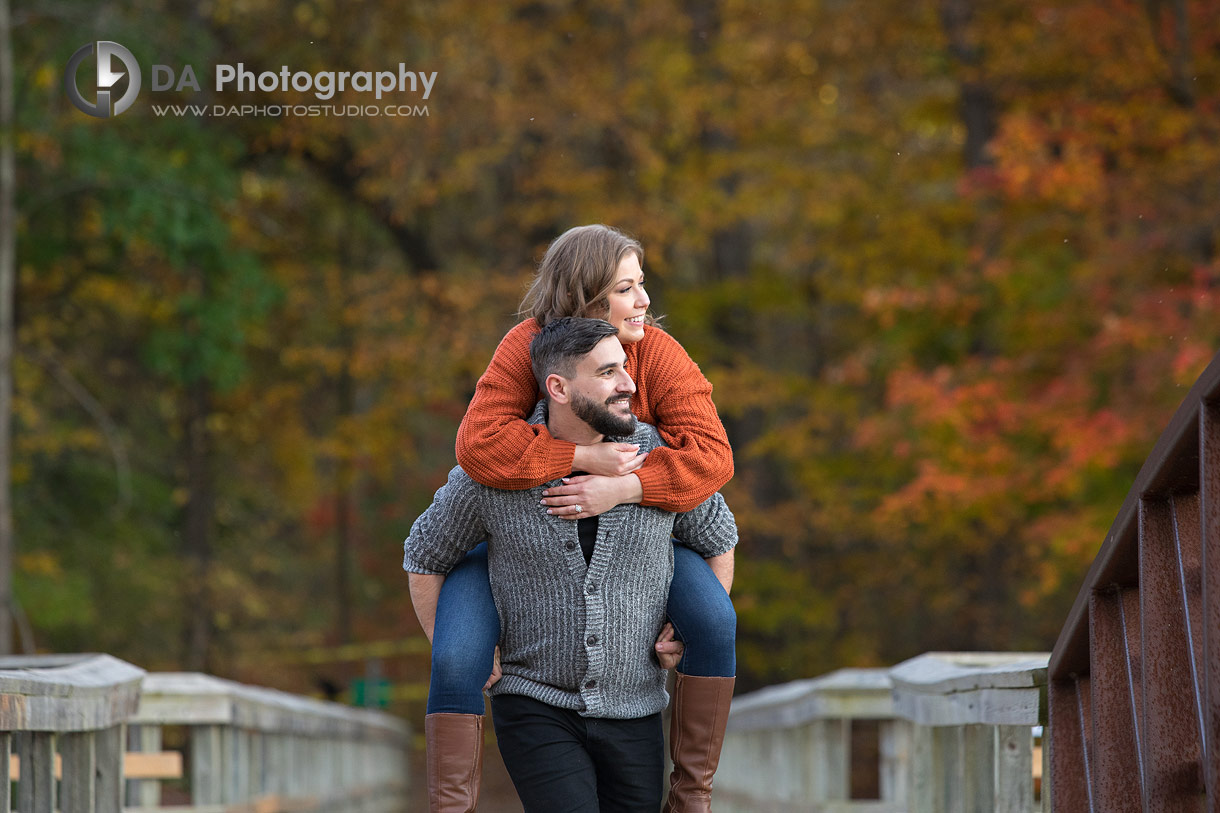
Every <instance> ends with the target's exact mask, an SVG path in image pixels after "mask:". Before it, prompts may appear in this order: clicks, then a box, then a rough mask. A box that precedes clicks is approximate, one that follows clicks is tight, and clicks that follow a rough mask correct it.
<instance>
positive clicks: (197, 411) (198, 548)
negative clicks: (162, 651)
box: [183, 377, 216, 672]
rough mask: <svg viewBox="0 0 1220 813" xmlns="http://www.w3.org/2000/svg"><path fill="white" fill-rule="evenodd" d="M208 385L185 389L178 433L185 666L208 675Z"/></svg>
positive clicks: (212, 498)
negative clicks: (183, 485) (183, 484)
mask: <svg viewBox="0 0 1220 813" xmlns="http://www.w3.org/2000/svg"><path fill="white" fill-rule="evenodd" d="M210 412H211V386H210V385H209V384H208V382H207V380H206V379H205V378H202V377H201V378H199V379H197V380H196V381H195V382H193V383H192V384H190V385H189V386H188V387H187V390H186V421H185V424H186V425H185V427H184V430H185V431H184V433H183V442H184V446H185V448H184V450H183V451H184V454H185V457H186V478H187V503H186V519H185V533H184V536H183V543H184V548H185V553H186V576H187V584H186V589H185V590H184V592H183V595H184V596H185V597H186V601H187V606H186V630H185V632H186V659H185V660H186V667H187V669H188V670H191V671H196V672H206V671H209V668H208V667H209V666H210V651H211V643H212V611H213V608H212V590H211V587H210V584H209V582H210V577H211V569H212V567H211V566H212V515H213V511H214V507H215V502H216V497H215V493H214V487H213V482H212V465H211V437H210V433H209V431H208V415H209V413H210Z"/></svg>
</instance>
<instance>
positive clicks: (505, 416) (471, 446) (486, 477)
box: [456, 320, 714, 491]
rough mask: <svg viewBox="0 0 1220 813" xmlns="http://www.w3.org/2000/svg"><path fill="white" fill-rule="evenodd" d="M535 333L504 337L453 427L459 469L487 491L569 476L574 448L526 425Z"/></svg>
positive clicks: (521, 328)
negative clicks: (468, 404)
mask: <svg viewBox="0 0 1220 813" xmlns="http://www.w3.org/2000/svg"><path fill="white" fill-rule="evenodd" d="M535 332H536V331H535V329H534V327H533V322H532V321H531V320H527V321H525V322H521V323H520V324H518V325H517V326H516V327H514V328H513V329H512V330H510V331H509V332H508V333H507V334H506V335H505V336H504V338H503V340H501V342H500V345H499V346H498V347H497V348H496V352H495V354H494V355H493V356H492V357H491V363H490V364H488V365H487V370H486V372H484V373H483V375H482V376H480V377H479V382H478V384H476V385H475V388H474V398H472V399H471V401H470V406H469V407H467V408H466V415H465V417H463V418H462V424H461V426H459V427H458V433H457V449H456V451H457V461H458V465H460V466H461V467H462V468H463V469H464V470H465V471H466V473H467V474H469V475H470V476H471V477H472V478H474V479H475V480H477V481H478V482H480V483H482V484H483V485H485V486H488V487H490V488H501V489H509V490H514V491H517V490H521V489H526V488H533V487H534V486H539V485H542V484H543V483H546V482H549V481H551V480H556V479H558V478H560V477H566V476H567V475H569V474H571V473H572V459H573V456H574V455H575V452H576V445H575V444H573V443H569V442H567V441H564V440H556V439H555V438H553V437H551V435H550V433H549V432H547V431H546V427H545V426H535V425H532V424H528V423H526V421H525V419H526V418H527V417H529V415H530V413H531V412H533V410H534V406H535V405H536V404H537V403H538V387H537V384H536V383H535V382H534V371H533V369H532V368H531V367H530V350H529V347H530V340H531V339H532V338H533V336H534V333H535ZM713 490H714V489H713Z"/></svg>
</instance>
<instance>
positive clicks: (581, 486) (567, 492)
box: [541, 474, 644, 519]
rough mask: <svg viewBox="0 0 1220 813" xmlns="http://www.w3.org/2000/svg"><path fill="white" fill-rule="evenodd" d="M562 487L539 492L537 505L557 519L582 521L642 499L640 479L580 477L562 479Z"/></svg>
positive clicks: (597, 476) (642, 491) (587, 475)
mask: <svg viewBox="0 0 1220 813" xmlns="http://www.w3.org/2000/svg"><path fill="white" fill-rule="evenodd" d="M563 483H564V484H563V485H561V486H554V487H552V488H548V489H547V490H546V491H544V492H542V500H541V504H542V505H544V506H546V508H547V513H548V514H552V515H554V516H557V517H560V518H561V519H583V518H585V517H595V516H597V515H598V514H604V513H606V512H607V511H609V510H610V509H611V508H613V507H614V506H616V505H621V504H623V503H630V502H639V501H640V499H641V498H642V497H643V496H644V488H643V486H641V485H640V478H638V477H636V476H635V475H634V474H628V475H625V476H623V477H602V476H600V475H597V474H581V475H578V476H576V477H565V478H563Z"/></svg>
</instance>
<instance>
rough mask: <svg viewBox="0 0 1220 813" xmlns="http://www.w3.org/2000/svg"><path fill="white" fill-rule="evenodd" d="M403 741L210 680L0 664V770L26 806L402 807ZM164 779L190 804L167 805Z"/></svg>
mask: <svg viewBox="0 0 1220 813" xmlns="http://www.w3.org/2000/svg"><path fill="white" fill-rule="evenodd" d="M168 740H173V741H175V742H178V743H180V746H181V747H180V750H177V749H176V750H163V745H164V744H165V743H166V742H167V741H168ZM125 743H126V744H127V745H126V746H125ZM409 744H410V743H409V732H408V729H407V726H406V724H405V723H404V722H403V721H401V720H399V719H398V718H395V717H392V716H390V715H387V714H382V713H379V712H372V711H366V710H363V709H356V708H351V707H349V706H343V705H340V704H338V703H328V702H324V701H320V700H314V699H312V698H307V697H301V696H298V695H292V694H287V693H285V692H278V691H274V690H271V689H263V688H258V687H254V686H246V685H243V684H239V683H233V682H231V681H226V680H220V679H218V678H214V677H210V676H208V675H199V674H146V673H145V672H144V671H143V670H141V669H138V668H136V667H134V666H132V665H131V664H128V663H124V662H123V661H120V660H117V659H116V658H112V657H110V656H108V655H64V656H46V657H38V656H34V657H15V658H3V659H0V757H3V758H0V771H5V772H7V776H6V778H7V779H8V781H9V782H10V783H13V782H15V783H16V800H17V805H16V809H17V810H19V811H21V813H53V811H56V810H62V811H63V813H95V811H96V813H118V811H121V810H124V809H126V810H128V811H133V810H139V811H143V812H144V813H153V811H166V813H169V812H170V811H177V812H178V813H281V811H282V812H284V813H286V812H287V811H335V813H339V811H343V813H348V812H349V811H350V812H351V813H402V811H404V810H405V805H406V802H405V798H406V781H407V780H406V777H407V750H408V748H409ZM57 778H58V779H59V781H58V782H57ZM165 782H170V783H172V784H173V785H174V787H175V788H176V789H178V790H179V791H180V793H182V794H184V795H185V796H186V798H188V799H189V804H181V805H177V806H163V804H162V796H163V794H162V790H163V788H162V783H165ZM10 796H11V794H3V793H0V813H8V811H9V810H10V807H11V803H10Z"/></svg>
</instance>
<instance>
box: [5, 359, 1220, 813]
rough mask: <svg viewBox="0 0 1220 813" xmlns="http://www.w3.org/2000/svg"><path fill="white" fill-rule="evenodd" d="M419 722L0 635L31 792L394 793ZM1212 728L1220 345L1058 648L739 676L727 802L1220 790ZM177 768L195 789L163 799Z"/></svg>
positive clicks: (15, 779)
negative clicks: (413, 724) (786, 678)
mask: <svg viewBox="0 0 1220 813" xmlns="http://www.w3.org/2000/svg"><path fill="white" fill-rule="evenodd" d="M408 739H409V738H408V732H407V729H406V726H405V724H404V723H403V722H402V721H401V720H398V719H397V718H393V717H390V716H388V715H385V714H381V713H376V712H368V711H363V710H359V709H354V708H351V707H347V706H341V705H339V704H335V703H325V702H321V701H317V700H312V699H309V698H304V697H299V696H295V695H289V694H285V693H282V692H276V691H271V690H268V689H260V688H256V687H252V686H244V685H241V684H236V683H232V682H229V681H224V680H219V679H217V678H214V677H209V676H207V675H181V674H146V673H145V672H144V671H143V670H141V669H138V668H136V667H135V666H132V665H131V664H127V663H124V662H122V661H119V660H116V659H114V658H112V657H109V656H107V655H79V656H47V657H31V658H5V659H0V778H3V779H4V780H6V781H7V782H9V783H15V786H16V794H15V797H16V809H17V810H19V811H21V812H22V813H52V811H55V810H62V811H64V813H93V812H94V811H97V812H98V813H112V811H113V812H114V813H117V812H118V811H120V810H124V809H126V810H128V811H146V813H153V812H154V811H181V813H205V812H206V813H280V812H281V811H283V812H284V813H286V812H287V811H306V810H310V811H336V813H338V812H339V811H344V812H346V811H352V812H353V813H401V811H404V810H405V809H406V788H405V777H406V776H407V770H406V762H407V750H408V747H409V742H408ZM1217 743H1220V355H1218V356H1217V357H1216V358H1215V359H1213V361H1212V363H1211V365H1210V366H1209V367H1208V368H1207V370H1206V371H1205V372H1204V374H1203V375H1202V376H1201V377H1200V379H1199V380H1198V382H1196V384H1195V385H1194V387H1192V388H1191V390H1190V393H1189V394H1188V395H1187V397H1186V400H1185V401H1184V402H1183V404H1182V406H1181V407H1180V408H1179V409H1178V412H1177V413H1176V414H1175V415H1174V417H1173V419H1172V420H1171V421H1170V423H1169V426H1168V428H1167V429H1166V430H1165V432H1164V434H1163V435H1162V436H1161V438H1160V440H1159V441H1158V442H1157V444H1156V447H1155V448H1154V449H1153V452H1152V454H1151V455H1150V456H1149V458H1148V460H1147V462H1146V463H1145V465H1144V467H1143V469H1141V471H1140V473H1139V475H1138V477H1137V478H1136V481H1135V484H1134V486H1133V487H1132V489H1131V491H1130V493H1129V494H1128V496H1127V498H1126V501H1125V502H1124V503H1123V505H1122V508H1121V509H1120V510H1119V513H1118V518H1117V519H1116V520H1115V522H1114V525H1113V527H1112V528H1111V529H1110V532H1109V533H1108V534H1107V536H1106V539H1105V541H1104V543H1103V545H1102V547H1101V551H1100V553H1099V554H1098V555H1097V558H1096V560H1095V561H1094V563H1093V565H1092V567H1091V568H1090V569H1089V572H1088V574H1087V576H1086V577H1085V580H1084V584H1083V586H1082V587H1081V590H1080V593H1079V596H1078V597H1077V599H1076V602H1075V604H1074V606H1073V608H1072V611H1071V613H1070V615H1069V617H1068V619H1067V623H1066V624H1065V626H1064V627H1063V630H1062V632H1061V633H1060V636H1059V640H1058V641H1057V642H1056V644H1055V648H1054V651H1053V652H1051V653H937V652H933V653H927V654H924V655H921V656H919V657H917V658H913V659H912V660H909V661H906V662H904V663H901V664H898V665H896V666H894V667H892V668H889V669H843V670H839V671H837V672H833V673H831V674H829V675H825V676H823V677H820V678H814V679H812V680H802V681H796V682H794V683H789V684H785V685H782V686H773V687H770V688H767V689H763V690H762V691H759V692H755V693H753V694H750V695H745V696H742V697H739V698H737V699H736V700H735V701H734V705H733V711H732V713H731V715H730V720H729V733H728V736H727V737H726V740H725V747H724V754H723V757H722V760H721V764H720V771H719V773H718V774H717V776H716V784H715V787H716V793H715V796H716V810H717V811H720V812H721V813H731V812H732V811H741V813H746V811H748V812H749V813H767V811H775V812H776V813H795V811H826V812H827V813H831V812H833V813H848V812H849V811H860V813H866V812H867V813H883V812H884V813H898V812H899V811H910V812H911V813H979V812H980V811H1003V812H1004V813H1018V812H1019V813H1031V812H1032V811H1037V810H1041V811H1051V810H1053V811H1056V813H1077V812H1078V811H1079V812H1081V813H1125V812H1126V811H1192V813H1193V811H1208V812H1209V813H1220V754H1218V753H1217V747H1218V745H1217ZM171 744H173V745H174V747H167V746H169V745H171ZM57 777H58V781H57ZM166 781H172V782H175V783H177V784H178V785H179V786H181V787H182V788H184V789H185V790H186V791H187V793H188V794H189V800H190V801H189V804H186V805H180V806H177V807H164V806H162V798H163V794H162V792H161V790H162V789H161V784H160V783H162V782H166ZM10 809H12V807H11V802H10V794H3V793H0V813H8V811H9V810H10Z"/></svg>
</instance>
